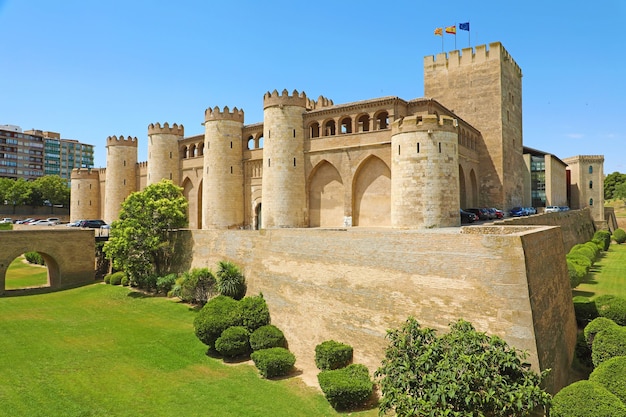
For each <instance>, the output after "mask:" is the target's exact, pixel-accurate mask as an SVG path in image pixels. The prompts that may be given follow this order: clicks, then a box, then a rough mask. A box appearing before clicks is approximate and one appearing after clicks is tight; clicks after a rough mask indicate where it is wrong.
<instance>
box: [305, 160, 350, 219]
mask: <svg viewBox="0 0 626 417" xmlns="http://www.w3.org/2000/svg"><path fill="white" fill-rule="evenodd" d="M308 184H309V187H308V188H309V227H341V226H343V218H344V198H345V197H344V196H345V189H344V188H345V187H344V184H343V180H342V179H341V174H340V173H339V171H338V170H337V168H335V166H334V165H333V164H331V163H330V162H328V161H327V160H323V161H320V163H319V164H317V165H316V166H315V168H313V170H312V171H311V174H310V176H309V181H308Z"/></svg>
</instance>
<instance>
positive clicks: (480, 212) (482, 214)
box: [465, 208, 489, 220]
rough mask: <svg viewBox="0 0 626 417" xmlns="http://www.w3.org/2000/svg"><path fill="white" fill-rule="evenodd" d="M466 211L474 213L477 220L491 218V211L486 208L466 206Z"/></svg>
mask: <svg viewBox="0 0 626 417" xmlns="http://www.w3.org/2000/svg"><path fill="white" fill-rule="evenodd" d="M465 211H468V212H470V213H474V215H475V216H476V220H489V213H488V212H487V210H486V209H479V208H466V209H465Z"/></svg>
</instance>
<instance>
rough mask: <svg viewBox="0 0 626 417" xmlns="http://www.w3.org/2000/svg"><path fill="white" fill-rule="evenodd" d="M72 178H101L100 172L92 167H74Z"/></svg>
mask: <svg viewBox="0 0 626 417" xmlns="http://www.w3.org/2000/svg"><path fill="white" fill-rule="evenodd" d="M70 178H71V179H72V180H87V179H91V180H97V179H99V178H100V172H99V171H98V170H97V169H91V168H74V169H73V170H72V173H71V175H70Z"/></svg>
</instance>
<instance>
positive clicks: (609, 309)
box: [594, 295, 626, 326]
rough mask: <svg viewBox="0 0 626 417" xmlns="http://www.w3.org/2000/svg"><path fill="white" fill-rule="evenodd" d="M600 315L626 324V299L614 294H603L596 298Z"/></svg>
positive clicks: (620, 323)
mask: <svg viewBox="0 0 626 417" xmlns="http://www.w3.org/2000/svg"><path fill="white" fill-rule="evenodd" d="M594 301H595V303H596V308H597V309H598V315H599V316H600V317H606V318H608V319H611V320H613V321H614V322H615V323H617V324H619V325H620V326H626V299H624V298H621V297H616V296H614V295H602V296H600V297H598V298H596V299H595V300H594Z"/></svg>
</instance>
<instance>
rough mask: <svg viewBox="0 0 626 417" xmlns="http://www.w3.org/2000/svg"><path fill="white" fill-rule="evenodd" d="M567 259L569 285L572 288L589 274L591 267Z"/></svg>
mask: <svg viewBox="0 0 626 417" xmlns="http://www.w3.org/2000/svg"><path fill="white" fill-rule="evenodd" d="M565 260H566V262H567V273H568V274H569V285H570V287H571V288H576V287H578V286H579V285H580V283H581V282H583V280H584V279H585V277H586V276H587V273H588V272H589V268H587V267H586V266H584V265H581V264H578V263H576V262H573V261H571V260H569V259H567V258H566V259H565Z"/></svg>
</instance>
